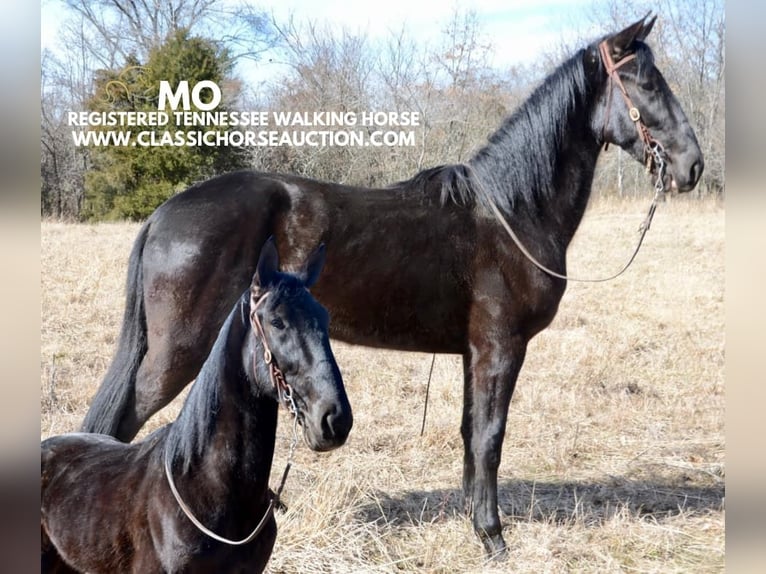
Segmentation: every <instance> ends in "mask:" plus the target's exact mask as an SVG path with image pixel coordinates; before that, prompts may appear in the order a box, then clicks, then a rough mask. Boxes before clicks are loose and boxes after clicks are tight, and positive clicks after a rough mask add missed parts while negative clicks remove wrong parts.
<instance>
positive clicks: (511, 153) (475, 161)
mask: <svg viewBox="0 0 766 574" xmlns="http://www.w3.org/2000/svg"><path fill="white" fill-rule="evenodd" d="M597 46H598V41H597V42H594V43H593V44H591V45H590V46H589V47H588V48H585V49H581V50H579V51H578V52H577V53H575V54H574V55H573V56H571V57H570V58H569V59H567V60H566V61H564V62H563V63H562V64H561V65H559V66H558V67H557V68H556V69H555V70H554V71H553V72H551V73H550V74H549V75H548V76H547V77H546V78H545V79H544V80H543V81H542V82H541V83H540V85H539V86H538V87H537V88H536V89H535V90H534V91H533V92H532V94H531V95H530V96H529V97H528V98H527V99H526V100H525V101H524V102H523V103H522V104H521V105H520V106H519V107H518V108H517V109H516V110H515V111H514V112H513V113H511V115H509V116H508V117H507V118H506V119H505V120H504V121H503V123H502V124H501V126H500V127H499V128H498V129H497V130H496V131H495V132H494V133H493V134H492V135H490V136H489V138H488V141H487V143H486V144H485V145H484V146H483V147H482V148H480V149H479V150H478V151H477V152H476V153H475V155H474V156H473V157H472V158H471V159H469V160H468V161H467V162H466V163H461V164H453V165H441V166H438V167H434V168H430V169H426V170H424V171H421V172H420V173H418V174H416V175H415V176H414V177H413V178H411V179H409V180H406V181H402V182H399V183H396V184H394V185H393V186H392V187H394V188H397V189H402V190H410V191H413V192H415V193H421V194H423V195H424V196H426V197H429V198H432V199H434V200H438V201H439V202H440V204H441V205H448V204H454V205H460V206H465V207H469V208H472V207H474V206H476V205H477V204H478V205H480V206H481V207H483V208H485V209H487V208H488V207H489V205H488V201H487V196H489V198H491V200H492V201H493V202H495V203H496V204H497V205H498V206H499V207H501V208H502V209H505V210H508V211H511V210H514V209H516V208H517V207H518V206H519V205H524V206H526V207H527V209H528V210H529V211H530V212H539V211H540V210H541V209H542V208H543V206H544V205H545V203H546V202H547V201H549V200H550V199H551V198H552V197H553V196H554V195H555V193H556V181H555V179H554V176H555V174H556V171H557V169H558V167H559V166H558V165H557V162H558V159H559V156H560V154H561V149H562V146H563V145H564V143H565V142H566V141H567V138H568V137H570V136H571V134H569V133H568V132H567V128H568V126H570V125H571V124H572V119H573V117H574V118H575V119H577V118H576V117H575V115H576V114H578V113H582V112H583V111H584V104H585V102H586V100H587V98H588V97H589V96H591V95H592V91H593V90H594V89H595V87H594V86H593V85H590V84H591V83H589V81H588V72H587V70H586V58H588V57H590V58H591V59H594V60H598V62H599V63H598V68H599V72H598V74H599V77H600V78H604V79H606V73H605V72H604V69H603V65H602V64H601V63H600V60H599V59H598V56H597V55H596V54H597V53H598V48H597ZM632 49H633V50H634V51H635V53H636V63H637V66H638V73H639V75H641V73H642V70H644V69H648V68H650V67H651V66H653V64H654V59H653V56H652V52H651V50H650V49H649V47H648V46H647V45H646V44H644V43H643V42H635V43H634V45H633V46H632ZM485 194H486V195H485Z"/></svg>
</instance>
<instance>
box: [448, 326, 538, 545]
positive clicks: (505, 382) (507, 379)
mask: <svg viewBox="0 0 766 574" xmlns="http://www.w3.org/2000/svg"><path fill="white" fill-rule="evenodd" d="M493 335H494V336H486V337H484V336H482V337H481V340H478V341H472V342H471V351H470V352H469V353H467V354H466V355H465V356H464V358H463V366H464V369H465V389H464V391H465V397H464V404H463V421H462V424H461V432H462V435H463V447H464V453H465V454H464V464H463V490H464V494H465V497H466V503H467V506H468V508H469V509H470V510H471V511H472V513H473V526H474V529H475V530H476V533H477V534H478V535H479V538H480V539H481V541H482V542H483V543H484V547H485V549H486V551H487V553H488V554H489V555H491V556H495V557H502V556H503V554H504V552H505V549H506V546H505V541H504V540H503V536H502V533H501V531H502V527H501V525H500V515H499V513H498V508H497V470H498V467H499V466H500V454H501V450H502V447H503V438H504V436H505V424H506V421H507V419H508V406H509V404H510V402H511V396H512V395H513V389H514V387H515V385H516V378H517V376H518V374H519V370H520V369H521V365H522V363H523V362H524V355H525V353H526V341H525V340H524V339H523V338H522V337H520V336H515V337H508V338H502V340H500V339H501V338H498V337H497V333H494V334H493Z"/></svg>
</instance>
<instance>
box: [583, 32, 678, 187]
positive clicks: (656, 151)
mask: <svg viewBox="0 0 766 574" xmlns="http://www.w3.org/2000/svg"><path fill="white" fill-rule="evenodd" d="M598 49H599V52H600V54H601V61H602V62H603V63H604V68H605V69H606V74H607V76H608V77H609V89H608V90H607V100H606V113H605V114H604V125H603V127H602V128H601V136H602V139H604V132H605V131H606V122H607V121H608V120H609V112H610V110H611V107H612V89H611V88H612V82H614V83H615V84H616V85H617V87H618V88H619V89H620V92H621V93H622V98H623V99H624V100H625V105H626V106H627V107H628V115H629V116H630V119H631V120H632V121H633V123H634V124H635V126H636V130H638V137H639V139H640V140H641V141H642V142H643V144H644V162H645V164H646V169H647V171H651V169H652V167H656V168H657V181H656V183H655V191H656V192H657V193H661V192H662V191H664V190H665V183H664V179H665V177H664V176H665V148H663V147H662V144H661V143H660V142H659V141H657V140H656V139H654V138H653V137H652V135H651V133H650V132H649V128H647V127H646V124H645V123H644V122H643V120H642V119H641V112H639V111H638V108H637V107H636V106H635V104H634V103H633V100H631V99H630V96H629V95H628V91H627V90H626V89H625V85H624V84H623V83H622V78H620V74H618V73H617V70H619V69H620V68H621V67H622V66H623V65H625V64H627V63H628V62H630V61H632V60H635V59H636V54H635V53H633V54H630V55H628V56H625V57H624V58H623V59H622V60H620V61H619V62H617V63H616V64H615V63H614V60H613V59H612V55H611V54H610V53H609V46H608V45H607V43H606V40H604V41H603V42H601V43H600V44H599V45H598ZM608 146H609V144H608V143H607V144H606V145H605V146H604V149H606V148H607V147H608Z"/></svg>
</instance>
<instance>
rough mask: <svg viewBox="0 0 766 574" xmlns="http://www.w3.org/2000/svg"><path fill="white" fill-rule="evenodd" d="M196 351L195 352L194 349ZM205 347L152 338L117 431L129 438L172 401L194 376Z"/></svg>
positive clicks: (120, 435)
mask: <svg viewBox="0 0 766 574" xmlns="http://www.w3.org/2000/svg"><path fill="white" fill-rule="evenodd" d="M195 351H196V352H195ZM208 351H209V348H208V349H205V348H202V349H196V350H190V349H182V348H178V347H176V346H175V345H174V344H173V343H172V342H170V341H158V340H154V341H152V340H151V338H150V343H149V350H148V352H147V353H146V355H144V357H143V359H142V361H141V366H140V367H139V369H138V373H137V374H136V386H135V394H134V396H133V397H132V398H131V400H130V401H129V404H128V405H127V408H126V410H125V413H124V416H123V417H122V420H121V421H120V425H119V427H118V430H117V438H118V439H120V440H122V441H130V440H131V439H132V438H133V437H135V436H136V434H137V433H138V431H139V430H140V429H141V427H142V426H143V425H144V423H146V421H147V420H149V418H150V417H151V416H152V415H153V414H155V413H156V412H157V411H159V410H160V409H162V408H163V407H164V406H166V405H167V404H168V403H170V401H172V400H173V399H174V398H175V397H176V395H178V393H180V392H181V390H183V388H184V387H185V386H186V385H187V384H188V383H189V382H190V381H191V380H192V379H194V377H195V376H196V375H197V373H198V372H199V369H200V367H201V366H202V363H203V362H204V358H205V356H206V355H207V353H208Z"/></svg>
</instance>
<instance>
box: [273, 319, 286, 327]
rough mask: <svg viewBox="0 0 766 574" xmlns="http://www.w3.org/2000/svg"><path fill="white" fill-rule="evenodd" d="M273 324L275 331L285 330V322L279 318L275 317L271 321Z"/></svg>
mask: <svg viewBox="0 0 766 574" xmlns="http://www.w3.org/2000/svg"><path fill="white" fill-rule="evenodd" d="M271 324H272V325H273V326H274V328H275V329H284V328H285V322H284V321H282V319H280V318H279V317H274V318H273V319H272V320H271Z"/></svg>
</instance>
